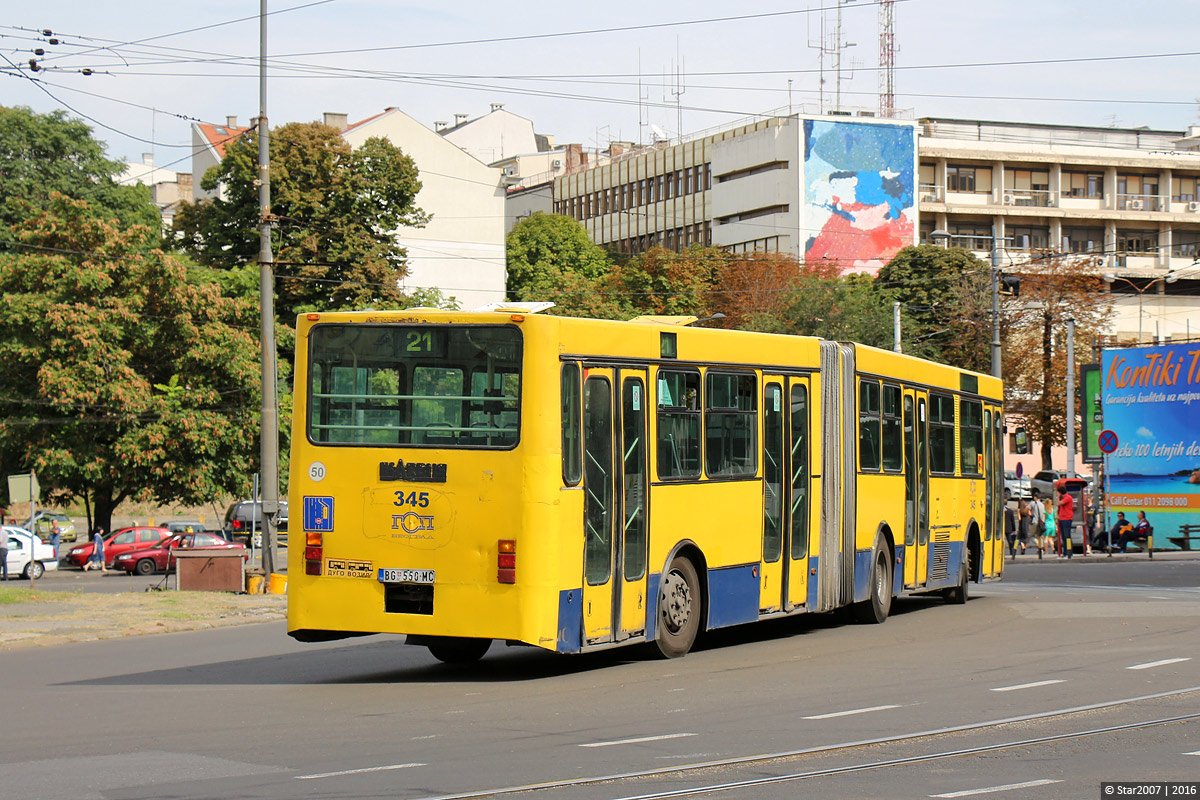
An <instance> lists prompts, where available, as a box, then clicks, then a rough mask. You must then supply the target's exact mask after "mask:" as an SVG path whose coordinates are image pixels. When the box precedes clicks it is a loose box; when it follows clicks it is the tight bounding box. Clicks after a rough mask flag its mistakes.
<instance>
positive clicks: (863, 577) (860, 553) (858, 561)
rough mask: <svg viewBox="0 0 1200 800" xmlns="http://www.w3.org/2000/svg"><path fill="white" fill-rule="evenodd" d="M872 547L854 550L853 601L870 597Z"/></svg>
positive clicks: (873, 552)
mask: <svg viewBox="0 0 1200 800" xmlns="http://www.w3.org/2000/svg"><path fill="white" fill-rule="evenodd" d="M874 555H875V550H874V548H872V549H870V550H855V551H854V602H856V603H859V602H862V601H863V600H867V599H870V597H871V567H872V556H874Z"/></svg>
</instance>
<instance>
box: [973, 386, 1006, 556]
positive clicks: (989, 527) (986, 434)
mask: <svg viewBox="0 0 1200 800" xmlns="http://www.w3.org/2000/svg"><path fill="white" fill-rule="evenodd" d="M992 414H993V411H992V409H991V408H990V407H986V406H985V407H984V409H983V463H984V472H983V494H984V506H983V507H984V512H983V536H982V537H981V538H982V539H983V541H982V542H981V546H982V550H983V553H982V558H981V561H982V562H983V563H981V564H980V565H979V567H980V571H979V575H980V577H981V578H990V577H992V576H994V575H995V574H996V569H997V567H996V538H997V534H996V516H997V512H998V510H999V508H1000V506H999V503H998V502H997V499H996V485H997V484H998V483H999V482H1000V475H999V473H998V472H997V470H996V447H995V443H994V442H993V440H992ZM1000 557H1001V559H1003V557H1004V554H1003V553H1001V554H1000Z"/></svg>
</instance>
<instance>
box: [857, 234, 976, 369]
mask: <svg viewBox="0 0 1200 800" xmlns="http://www.w3.org/2000/svg"><path fill="white" fill-rule="evenodd" d="M990 270H991V265H990V264H988V263H987V262H986V261H982V260H980V259H978V258H976V257H975V256H973V255H972V254H971V253H970V252H968V251H966V250H963V249H962V248H960V247H950V248H946V247H939V246H936V245H917V246H911V247H905V248H903V249H901V250H900V252H898V253H897V254H896V255H895V256H894V257H893V258H892V260H891V261H889V262H888V263H887V264H885V265H884V266H883V267H882V268H880V270H879V274H878V275H877V276H876V286H877V287H878V288H879V289H881V290H882V289H886V290H888V291H890V292H891V294H892V295H893V297H894V299H895V300H898V301H899V302H900V303H902V304H903V307H904V312H905V315H906V319H907V322H908V324H907V326H906V328H905V330H904V338H905V340H906V341H909V340H911V341H912V342H913V343H914V344H915V345H916V347H913V348H912V350H913V351H916V354H919V355H923V356H924V357H926V358H931V359H933V360H935V361H942V362H944V363H947V364H953V365H954V366H956V367H962V368H965V369H973V370H976V371H979V372H988V371H990V369H991V354H990V351H989V349H988V348H989V342H990V341H991V328H990V322H989V320H990V317H989V315H990V313H991V311H990V292H989V285H990V284H989V280H990V274H989V271H990ZM909 351H910V348H908V347H906V348H905V352H909Z"/></svg>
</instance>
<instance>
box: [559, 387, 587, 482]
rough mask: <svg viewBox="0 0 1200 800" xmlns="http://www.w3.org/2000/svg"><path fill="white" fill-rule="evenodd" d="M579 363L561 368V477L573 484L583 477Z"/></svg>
mask: <svg viewBox="0 0 1200 800" xmlns="http://www.w3.org/2000/svg"><path fill="white" fill-rule="evenodd" d="M580 414H581V407H580V394H579V365H578V364H563V368H562V478H563V483H565V484H566V485H568V486H575V485H577V484H578V483H579V481H580V479H581V478H582V477H583V449H582V447H581V446H580V435H581V434H580V430H579V418H580Z"/></svg>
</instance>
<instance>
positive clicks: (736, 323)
mask: <svg viewBox="0 0 1200 800" xmlns="http://www.w3.org/2000/svg"><path fill="white" fill-rule="evenodd" d="M803 273H804V268H803V267H802V266H801V265H800V261H799V260H798V259H797V258H796V257H795V256H793V255H790V254H788V253H772V252H752V253H739V254H736V255H730V257H729V259H728V261H727V262H726V263H725V264H723V265H722V266H721V267H720V270H719V275H718V278H717V286H716V287H715V288H716V293H715V294H714V296H713V299H712V305H713V307H714V308H715V309H716V310H717V311H720V312H721V313H723V314H724V315H725V320H724V322H723V325H724V327H726V328H736V329H740V330H767V329H774V328H776V327H777V326H778V325H779V323H780V322H782V320H783V319H784V318H785V316H786V312H787V307H788V304H789V302H790V299H789V298H790V297H791V294H792V292H793V291H794V290H795V288H796V286H797V285H798V284H799V283H800V281H801V279H802V276H803Z"/></svg>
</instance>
